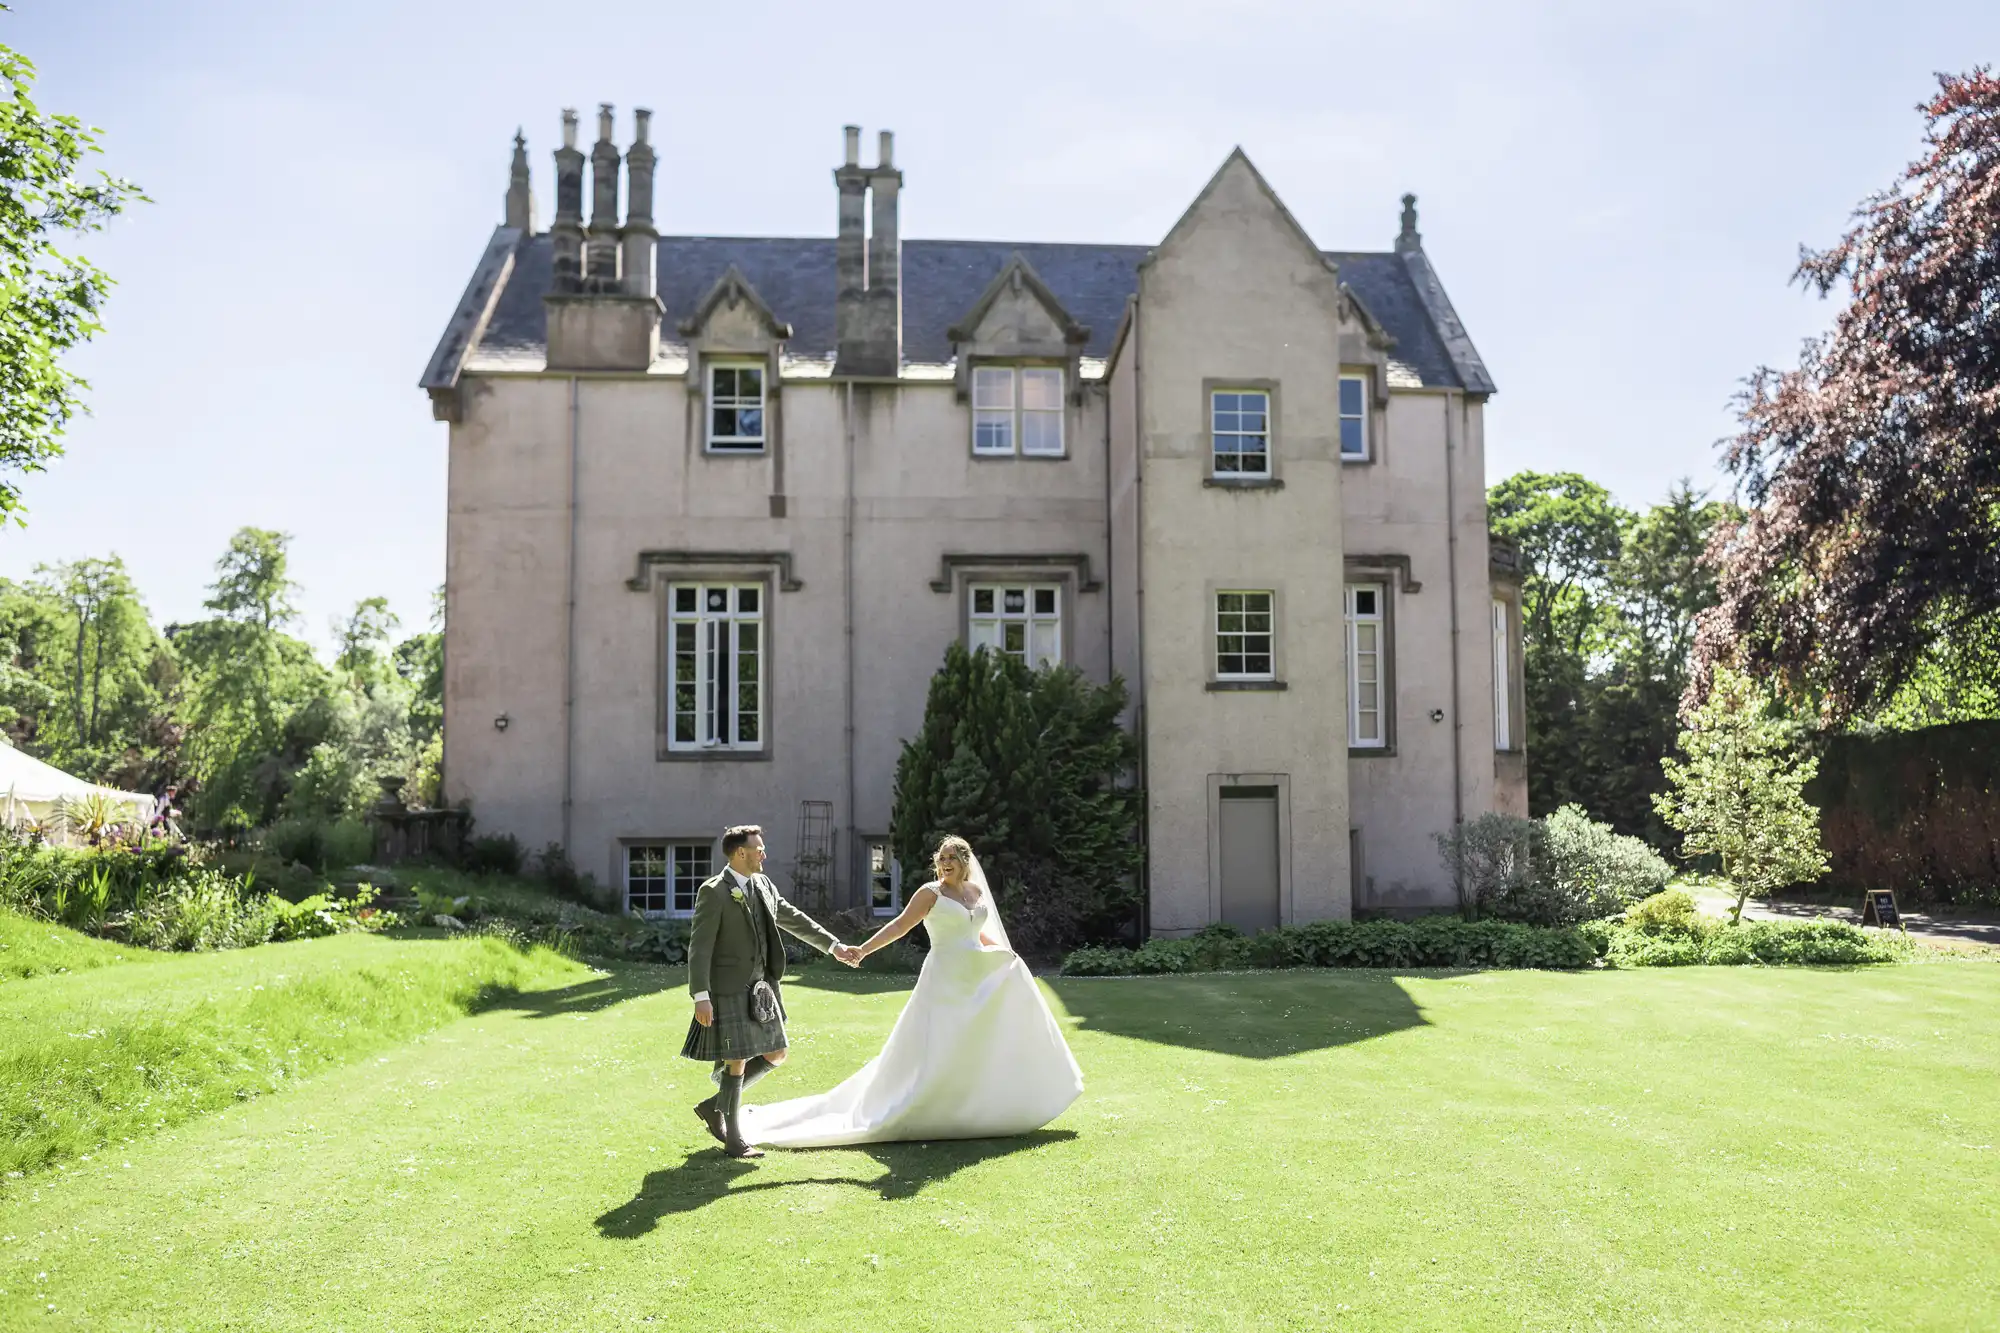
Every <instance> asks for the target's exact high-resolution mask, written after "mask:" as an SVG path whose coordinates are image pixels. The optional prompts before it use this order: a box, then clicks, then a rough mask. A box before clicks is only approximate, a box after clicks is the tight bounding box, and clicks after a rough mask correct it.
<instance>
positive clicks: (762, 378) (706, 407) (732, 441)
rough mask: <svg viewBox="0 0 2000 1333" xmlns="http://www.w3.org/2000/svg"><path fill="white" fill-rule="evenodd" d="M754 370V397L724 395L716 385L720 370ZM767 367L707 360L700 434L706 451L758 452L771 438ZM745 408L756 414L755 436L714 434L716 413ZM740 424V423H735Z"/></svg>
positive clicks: (717, 452)
mask: <svg viewBox="0 0 2000 1333" xmlns="http://www.w3.org/2000/svg"><path fill="white" fill-rule="evenodd" d="M724 370H728V371H744V370H754V371H756V372H757V396H756V398H755V399H754V400H753V399H751V398H749V397H747V396H745V395H743V394H741V393H733V394H726V395H725V394H724V393H722V392H721V390H719V389H717V388H716V386H715V378H716V374H717V372H719V371H724ZM770 375H771V371H770V367H769V366H768V365H766V364H765V363H764V362H762V361H743V360H721V361H710V362H709V363H708V365H707V367H706V371H705V388H706V389H707V393H706V395H705V396H704V398H703V401H702V433H703V436H704V437H705V438H706V440H707V441H708V451H709V452H710V453H716V454H761V453H763V452H764V449H765V446H766V445H767V443H768V442H769V440H770V437H771V411H770V407H771V403H770V399H771V395H770V387H771V386H770V383H769V380H770ZM746 408H751V409H754V410H755V411H756V413H757V425H758V428H759V429H758V431H757V433H756V434H755V435H743V434H737V435H718V434H716V433H715V414H716V413H717V412H720V411H727V410H735V411H738V412H741V411H743V410H745V409H746ZM738 424H739V426H740V424H741V423H740V422H739V423H738Z"/></svg>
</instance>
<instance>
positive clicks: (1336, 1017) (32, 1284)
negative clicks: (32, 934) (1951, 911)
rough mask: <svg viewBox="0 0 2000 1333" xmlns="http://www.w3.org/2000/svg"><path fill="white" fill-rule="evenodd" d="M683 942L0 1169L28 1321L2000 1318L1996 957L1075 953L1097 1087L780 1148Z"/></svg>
mask: <svg viewBox="0 0 2000 1333" xmlns="http://www.w3.org/2000/svg"><path fill="white" fill-rule="evenodd" d="M329 943H338V941H315V942H313V943H312V944H311V945H309V946H305V947H308V948H318V947H321V946H323V945H326V944H329ZM282 947H284V948H299V947H301V946H282ZM407 947H441V946H421V945H416V944H412V945H409V946H407ZM136 973H137V969H134V971H133V974H134V975H136ZM98 975H106V974H104V973H99V974H98ZM68 980H70V979H69V978H43V979H39V980H35V981H29V982H23V983H17V984H19V985H21V986H24V987H28V986H44V985H53V984H58V983H62V982H65V981H68ZM679 982H680V975H679V973H678V972H677V971H670V970H667V969H661V968H645V967H635V968H629V969H621V970H619V971H617V972H616V973H614V974H610V975H600V976H591V977H588V978H585V979H581V980H578V981H576V982H575V983H573V984H571V985H568V986H566V987H563V988H560V989H556V990H550V991H543V992H539V993H536V994H530V995H525V996H521V997H518V998H516V999H513V1000H511V1001H504V1002H501V1003H500V1004H498V1005H497V1007H492V1008H489V1009H487V1010H485V1011H484V1012H480V1013H477V1014H475V1015H474V1016H472V1017H469V1018H466V1019H464V1020H462V1021H459V1022H455V1023H452V1024H450V1025H449V1026H446V1027H444V1028H441V1029H439V1030H437V1031H436V1032H434V1033H433V1034H432V1035H430V1036H429V1037H428V1038H426V1039H425V1040H423V1041H421V1042H419V1043H415V1044H410V1045H404V1046H400V1047H395V1048H385V1049H383V1050H381V1051H379V1052H378V1053H376V1054H374V1055H371V1056H370V1057H368V1058H366V1059H364V1060H360V1061H358V1062H355V1063H351V1064H348V1065H345V1066H342V1067H337V1068H333V1069H329V1070H327V1071H325V1072H323V1073H320V1074H318V1075H316V1076H315V1077H313V1078H312V1079H310V1080H307V1081H303V1082H301V1083H299V1085H298V1086H296V1087H293V1088H291V1089H290V1090H288V1091H286V1092H284V1093H283V1094H282V1095H278V1096H265V1097H260V1098H258V1099H256V1100H255V1101H252V1102H249V1103H246V1104H243V1105H238V1106H233V1107H230V1108H228V1109H225V1110H222V1111H220V1112H217V1113H215V1114H212V1115H208V1116H205V1117H203V1118H200V1119H197V1120H193V1121H190V1122H188V1123H186V1124H184V1125H182V1126H181V1127H180V1128H178V1129H177V1130H173V1131H170V1132H166V1133H163V1134H160V1135H156V1136H154V1137H152V1138H146V1139H141V1140H140V1141H139V1142H136V1143H133V1144H131V1145H121V1146H119V1147H118V1148H116V1149H115V1150H112V1151H110V1152H108V1153H99V1154H96V1155H95V1156H94V1157H93V1160H91V1161H90V1162H88V1163H78V1164H73V1165H72V1166H71V1167H70V1169H68V1170H65V1171H61V1172H55V1171H43V1172H38V1173H34V1174H31V1175H29V1176H28V1177H27V1178H25V1179H22V1180H17V1181H12V1182H8V1183H7V1184H6V1185H5V1187H4V1189H3V1190H0V1326H4V1327H6V1328H9V1329H12V1328H17V1327H18V1328H50V1329H92V1330H113V1329H140V1328H146V1329H182V1328H189V1329H211V1328H221V1327H227V1328H231V1329H349V1330H360V1329H398V1330H401V1329H421V1330H429V1329H495V1330H517V1329H518V1330H542V1329H547V1330H564V1331H565V1333H567V1331H569V1330H584V1329H626V1328H645V1329H653V1328H657V1329H695V1330H715V1331H716V1333H738V1331H739V1330H747V1329H769V1330H839V1331H840V1333H886V1331H888V1330H931V1329H939V1330H961V1329H963V1330H972V1329H979V1330H989V1329H1007V1330H1022V1329H1034V1330H1072V1329H1135V1330H1141V1329H1143V1330H1147V1331H1148V1333H1154V1331H1156V1330H1180V1329H1186V1330H1221V1329H1229V1330H1234V1329H1266V1328H1274V1329H1275V1328H1285V1329H1326V1328H1377V1329H1489V1328H1490V1329H1508V1330H1513V1329H1572V1328H1599V1327H1614V1328H1640V1327H1643V1328H1686V1329H1721V1328H1726V1329H1779V1328H1784V1329H1807V1328H1814V1329H1816V1328H1899V1329H1901V1328H1936V1329H1967V1328H1973V1327H1980V1326H1987V1327H1991V1326H1993V1325H1995V1324H1996V1322H2000V1258H1996V1256H2000V1099H1996V1097H1995V1095H1994V1089H1995V1088H1996V1087H2000V1026H1996V1024H1995V1023H1994V1022H1993V1014H1994V1013H1995V1012H1996V1010H2000V966H1994V965H1992V964H1987V963H1971V962H1966V963H1938V964H1934V965H1929V966H1899V967H1874V968H1867V969H1859V970H1854V971H1808V970H1777V969H1765V968H1749V967H1743V968H1724V969H1704V968H1688V969H1657V970H1644V971H1631V972H1599V973H1585V974H1553V973H1532V972H1487V973H1474V974H1466V975H1444V974H1425V975H1388V974H1378V973H1367V972H1324V973H1296V972H1295V973H1267V974H1259V975H1209V976H1197V977H1169V978H1157V979H1149V980H1143V981H1133V980H1063V981H1057V982H1054V983H1053V984H1052V993H1053V994H1054V995H1055V996H1056V997H1057V999H1058V1001H1059V1003H1060V1005H1061V1007H1062V1010H1063V1012H1064V1013H1065V1014H1066V1016H1067V1021H1068V1024H1069V1026H1070V1030H1071V1032H1072V1039H1073V1042H1074V1045H1075V1049H1076V1052H1077V1056H1078V1059H1079V1060H1080V1061H1081V1063H1082V1065H1083V1067H1084V1072H1085V1077H1086V1080H1087V1084H1088V1087H1087V1091H1086V1092H1085V1094H1084V1097H1083V1099H1082V1100H1081V1101H1080V1102H1078V1103H1077V1105H1076V1106H1074V1107H1073V1108H1071V1110H1070V1111H1069V1112H1068V1113H1067V1114H1066V1115H1064V1116H1063V1117H1062V1119H1061V1120H1060V1121H1058V1122H1057V1123H1056V1124H1055V1125H1054V1126H1052V1127H1051V1128H1050V1129H1049V1130H1047V1131H1044V1132H1043V1133H1041V1134H1039V1135H1036V1136H1034V1137H1031V1138H1028V1139H1025V1140H1018V1141H1004V1142H988V1143H978V1144H935V1145H930V1146H924V1145H917V1144H901V1145H889V1146H881V1147H875V1148H869V1149H860V1150H827V1151H817V1152H790V1153H786V1152H775V1151H774V1152H773V1153H772V1154H771V1155H770V1156H769V1157H767V1158H765V1159H764V1160H763V1161H761V1162H757V1163H731V1162H728V1161H726V1160H725V1159H723V1158H722V1157H721V1156H720V1154H719V1153H718V1152H716V1151H715V1150H714V1147H713V1145H712V1144H711V1143H710V1142H709V1140H708V1139H707V1138H706V1136H705V1134H703V1132H702V1130H701V1128H700V1126H699V1125H698V1124H697V1123H696V1121H695V1120H694V1118H693V1117H692V1116H691V1115H689V1114H688V1111H687V1107H688V1105H689V1104H690V1103H692V1102H693V1101H694V1100H695V1099H696V1098H697V1097H698V1096H700V1095H702V1093H703V1092H704V1090H705V1087H706V1081H705V1079H704V1078H703V1075H702V1071H700V1070H699V1069H698V1068H696V1067H695V1066H694V1065H692V1064H690V1063H688V1062H686V1061H682V1060H680V1059H678V1058H676V1055H675V1052H676V1050H677V1049H678V1046H679V1041H680V1036H681V1033H682V1031H683V1029H684V1026H685V1023H686V1013H687V1008H686V1002H685V997H684V993H683V992H682V991H680V990H679V989H678V986H679ZM906 984H907V982H906V981H899V980H896V979H889V978H875V977H869V976H865V975H855V974H852V973H846V972H835V971H833V970H832V969H830V968H828V967H824V966H818V967H814V968H811V969H809V970H808V971H807V972H806V973H805V974H804V975H803V976H802V977H800V978H799V979H798V982H797V984H795V986H794V988H793V989H792V990H791V992H790V995H789V999H790V1008H791V1009H792V1011H793V1019H794V1028H795V1038H796V1042H797V1044H796V1047H795V1056H794V1060H793V1062H792V1064H791V1065H789V1066H788V1067H787V1068H786V1069H784V1070H782V1071H780V1072H779V1073H778V1074H775V1075H773V1076H772V1078H771V1079H770V1080H769V1081H767V1082H766V1083H765V1084H763V1085H762V1087H760V1088H759V1089H758V1093H759V1094H760V1095H761V1096H763V1097H765V1098H770V1099H775V1098H779V1097H783V1096H789V1095H794V1094H797V1093H800V1092H804V1091H809V1090H812V1089H817V1088H822V1087H825V1086H827V1085H829V1084H830V1083H832V1082H834V1081H836V1080H837V1079H838V1078H839V1077H840V1076H841V1075H842V1074H844V1073H845V1072H847V1071H848V1070H849V1069H851V1068H852V1067H853V1066H854V1065H855V1064H857V1063H858V1062H859V1061H860V1060H861V1059H863V1058H864V1057H865V1056H867V1055H868V1054H870V1053H872V1052H873V1051H874V1049H875V1048H876V1047H877V1045H878V1044H879V1043H880V1041H881V1038H882V1036H883V1034H884V1033H885V1032H886V1031H887V1029H888V1026H889V1024H890V1022H891V1021H892V1019H893V1018H894V1016H895V1014H896V1012H897V1010H898V1008H899V1007H900V1006H901V1004H902V1002H903V992H902V990H901V989H900V988H901V986H903V985H906ZM0 993H4V992H3V991H0Z"/></svg>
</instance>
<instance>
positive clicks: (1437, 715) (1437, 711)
mask: <svg viewBox="0 0 2000 1333" xmlns="http://www.w3.org/2000/svg"><path fill="white" fill-rule="evenodd" d="M1431 721H1433V722H1442V721H1444V709H1442V708H1433V709H1431ZM494 725H495V726H498V727H504V726H506V725H507V719H506V718H504V717H503V718H501V719H500V720H499V721H498V722H496V723H494Z"/></svg>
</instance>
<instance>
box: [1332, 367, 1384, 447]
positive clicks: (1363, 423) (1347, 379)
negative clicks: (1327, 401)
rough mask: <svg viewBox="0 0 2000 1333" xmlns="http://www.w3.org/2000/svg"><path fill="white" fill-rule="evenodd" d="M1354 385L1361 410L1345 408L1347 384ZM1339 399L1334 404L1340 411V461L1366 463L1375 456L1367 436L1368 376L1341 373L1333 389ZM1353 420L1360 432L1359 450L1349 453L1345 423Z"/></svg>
mask: <svg viewBox="0 0 2000 1333" xmlns="http://www.w3.org/2000/svg"><path fill="white" fill-rule="evenodd" d="M1350 384H1352V385H1354V386H1356V388H1357V389H1358V390H1359V392H1360V394H1361V410H1360V411H1359V412H1349V411H1348V410H1347V401H1346V398H1347V386H1348V385H1350ZM1334 392H1335V393H1336V394H1338V395H1339V401H1338V402H1336V403H1335V404H1334V406H1335V407H1337V408H1338V409H1339V411H1340V461H1341V462H1343V463H1366V462H1368V461H1369V460H1370V459H1371V458H1373V457H1374V456H1375V454H1374V450H1373V448H1372V447H1371V441H1370V440H1369V438H1368V377H1367V376H1366V375H1342V376H1341V377H1340V386H1339V388H1337V389H1336V390H1335V391H1334ZM1350 421H1352V422H1355V423H1356V424H1357V426H1358V427H1359V429H1360V432H1361V450H1360V452H1359V453H1349V452H1348V449H1347V423H1348V422H1350Z"/></svg>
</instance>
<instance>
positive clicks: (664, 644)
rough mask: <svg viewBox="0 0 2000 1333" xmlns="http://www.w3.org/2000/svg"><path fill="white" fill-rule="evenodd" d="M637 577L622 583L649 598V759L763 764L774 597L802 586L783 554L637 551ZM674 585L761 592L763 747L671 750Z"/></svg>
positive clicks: (769, 727) (771, 727) (768, 740)
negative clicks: (748, 586) (744, 588)
mask: <svg viewBox="0 0 2000 1333" xmlns="http://www.w3.org/2000/svg"><path fill="white" fill-rule="evenodd" d="M638 566H639V567H638V572H637V573H636V574H635V575H634V576H633V577H632V578H630V579H627V580H626V581H625V586H626V587H627V588H630V589H631V590H632V591H634V592H647V591H650V592H651V593H652V594H653V607H654V622H655V627H654V660H653V681H654V694H653V758H654V760H655V761H657V762H660V763H675V764H728V763H738V764H741V763H768V762H769V761H770V760H771V759H772V758H773V756H775V754H776V753H777V738H776V731H777V726H776V719H775V717H774V716H773V714H774V712H775V705H776V702H777V693H776V691H775V690H774V689H773V688H772V685H773V682H774V680H775V679H776V662H777V659H778V654H779V648H778V638H779V625H780V621H781V616H782V612H781V611H780V609H779V607H778V598H777V596H776V594H777V593H778V592H780V591H783V592H797V591H798V590H799V589H800V588H803V587H804V586H805V585H804V584H803V583H801V582H799V581H798V580H797V579H795V578H793V577H792V557H791V553H790V552H789V551H767V552H735V551H641V552H640V553H639V558H638ZM676 583H739V584H742V583H748V584H757V585H759V586H761V587H762V588H763V590H764V595H763V597H762V598H760V599H759V603H758V604H759V605H760V606H761V607H762V609H763V615H762V620H763V624H764V635H763V652H764V660H763V662H762V664H761V668H760V669H761V672H762V679H761V682H760V684H761V688H762V689H763V692H764V701H763V708H764V716H763V719H762V723H763V725H762V727H761V728H760V729H761V731H762V733H763V745H762V746H761V747H760V748H758V749H756V750H734V749H730V750H724V749H714V750H677V749H674V748H673V746H672V745H671V744H670V742H671V740H672V738H673V702H672V698H671V693H672V690H673V594H672V588H673V585H675V584H676Z"/></svg>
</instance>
